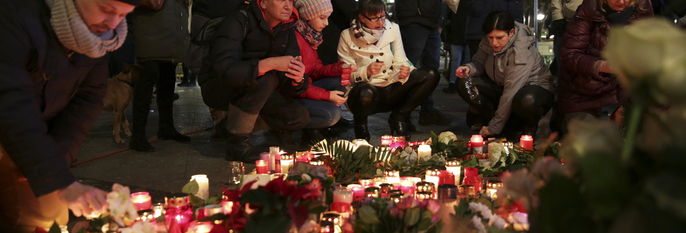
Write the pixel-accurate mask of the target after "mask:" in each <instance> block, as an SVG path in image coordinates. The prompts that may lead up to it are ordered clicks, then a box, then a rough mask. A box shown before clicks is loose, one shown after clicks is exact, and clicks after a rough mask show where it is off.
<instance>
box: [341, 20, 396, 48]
mask: <svg viewBox="0 0 686 233" xmlns="http://www.w3.org/2000/svg"><path fill="white" fill-rule="evenodd" d="M386 24H388V21H385V22H384V27H383V28H381V29H378V30H376V29H371V28H368V27H366V26H363V25H362V24H361V23H358V22H357V19H353V20H352V22H350V31H351V32H352V33H353V36H354V37H355V39H358V40H364V42H365V43H366V44H368V45H376V42H379V39H380V38H381V36H382V35H383V32H384V31H386Z"/></svg>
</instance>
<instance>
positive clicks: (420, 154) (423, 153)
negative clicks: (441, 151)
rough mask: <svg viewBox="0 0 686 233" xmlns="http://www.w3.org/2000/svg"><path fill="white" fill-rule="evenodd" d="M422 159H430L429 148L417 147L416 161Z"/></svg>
mask: <svg viewBox="0 0 686 233" xmlns="http://www.w3.org/2000/svg"><path fill="white" fill-rule="evenodd" d="M424 157H426V159H429V158H431V146H429V145H419V148H418V149H417V159H422V158H424Z"/></svg>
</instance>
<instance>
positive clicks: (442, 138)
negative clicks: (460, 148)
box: [438, 131, 457, 145]
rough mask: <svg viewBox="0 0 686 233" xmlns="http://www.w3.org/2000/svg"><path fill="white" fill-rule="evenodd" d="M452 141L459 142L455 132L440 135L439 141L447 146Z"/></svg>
mask: <svg viewBox="0 0 686 233" xmlns="http://www.w3.org/2000/svg"><path fill="white" fill-rule="evenodd" d="M451 140H453V141H455V140H457V136H456V135H455V134H454V133H453V132H450V131H445V132H442V133H441V134H439V135H438V141H440V142H441V143H443V144H446V145H447V144H448V143H449V142H450V141H451Z"/></svg>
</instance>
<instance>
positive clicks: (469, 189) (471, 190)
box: [462, 185, 477, 197]
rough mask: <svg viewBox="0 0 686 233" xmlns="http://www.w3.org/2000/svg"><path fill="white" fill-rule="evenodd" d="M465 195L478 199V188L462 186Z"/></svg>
mask: <svg viewBox="0 0 686 233" xmlns="http://www.w3.org/2000/svg"><path fill="white" fill-rule="evenodd" d="M462 190H463V193H462V194H463V195H467V196H470V197H476V193H477V192H476V188H475V187H474V186H473V185H462Z"/></svg>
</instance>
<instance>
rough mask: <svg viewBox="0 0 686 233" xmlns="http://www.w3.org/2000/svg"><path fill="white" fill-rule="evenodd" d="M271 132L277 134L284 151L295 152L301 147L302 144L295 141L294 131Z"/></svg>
mask: <svg viewBox="0 0 686 233" xmlns="http://www.w3.org/2000/svg"><path fill="white" fill-rule="evenodd" d="M271 132H272V133H273V134H274V135H275V136H276V139H277V140H278V141H279V147H281V149H283V150H284V151H286V152H295V151H296V150H298V149H300V145H298V143H297V142H295V141H293V132H292V131H285V130H284V131H277V130H271Z"/></svg>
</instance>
